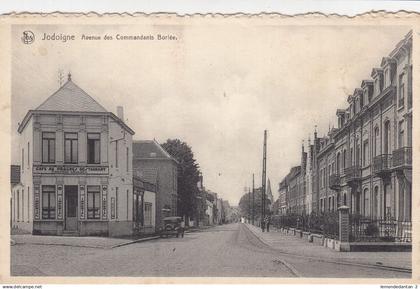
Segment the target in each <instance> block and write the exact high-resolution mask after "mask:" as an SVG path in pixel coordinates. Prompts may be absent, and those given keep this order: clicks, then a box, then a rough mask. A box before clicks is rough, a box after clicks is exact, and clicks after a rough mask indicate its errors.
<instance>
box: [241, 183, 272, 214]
mask: <svg viewBox="0 0 420 289" xmlns="http://www.w3.org/2000/svg"><path fill="white" fill-rule="evenodd" d="M261 196H262V190H261V188H258V189H255V193H254V216H255V220H258V219H260V218H261ZM270 204H271V201H270V199H268V196H267V195H266V196H265V211H266V214H269V213H270V209H269V208H270ZM239 210H240V213H241V215H242V216H245V217H247V218H252V192H251V193H250V194H249V193H246V194H244V195H243V196H242V197H241V199H240V200H239Z"/></svg>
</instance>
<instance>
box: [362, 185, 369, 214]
mask: <svg viewBox="0 0 420 289" xmlns="http://www.w3.org/2000/svg"><path fill="white" fill-rule="evenodd" d="M363 197H364V204H365V206H364V209H363V214H364V215H365V216H369V207H370V204H369V190H368V189H365V190H364V191H363Z"/></svg>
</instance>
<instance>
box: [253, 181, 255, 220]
mask: <svg viewBox="0 0 420 289" xmlns="http://www.w3.org/2000/svg"><path fill="white" fill-rule="evenodd" d="M254 219H255V183H254V174H252V225H254Z"/></svg>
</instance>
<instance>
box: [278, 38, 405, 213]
mask: <svg viewBox="0 0 420 289" xmlns="http://www.w3.org/2000/svg"><path fill="white" fill-rule="evenodd" d="M371 77H372V79H368V80H363V81H362V82H361V86H360V88H356V89H355V90H354V93H353V94H352V95H350V96H348V98H347V102H348V106H347V107H346V108H345V109H338V110H337V120H338V127H337V128H333V129H330V130H329V132H328V134H327V135H326V136H324V137H318V136H317V132H316V131H315V133H314V140H313V141H312V142H311V141H309V142H308V146H307V152H304V150H303V149H302V160H301V165H300V166H299V167H294V168H292V169H291V170H290V173H289V174H288V175H287V176H286V177H285V178H284V179H283V180H282V181H281V182H280V184H279V199H280V207H281V209H280V213H281V214H287V213H297V214H310V213H311V212H316V213H319V212H328V211H335V210H337V208H338V207H340V206H342V205H346V206H349V207H350V210H351V213H353V214H360V215H363V216H365V217H371V218H378V219H383V218H394V219H398V220H401V221H407V220H411V210H412V192H411V189H412V34H411V32H409V33H408V34H407V35H406V36H405V38H404V39H403V40H401V41H400V42H399V43H398V44H397V45H396V47H395V49H394V50H393V51H392V52H391V53H390V54H389V56H387V57H384V58H383V59H382V61H381V64H380V67H379V68H374V69H373V70H372V73H371ZM302 196H303V200H304V201H302Z"/></svg>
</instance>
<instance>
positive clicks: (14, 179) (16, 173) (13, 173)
mask: <svg viewBox="0 0 420 289" xmlns="http://www.w3.org/2000/svg"><path fill="white" fill-rule="evenodd" d="M10 183H11V184H18V183H20V166H18V165H11V166H10Z"/></svg>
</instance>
